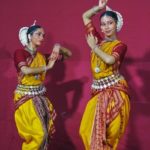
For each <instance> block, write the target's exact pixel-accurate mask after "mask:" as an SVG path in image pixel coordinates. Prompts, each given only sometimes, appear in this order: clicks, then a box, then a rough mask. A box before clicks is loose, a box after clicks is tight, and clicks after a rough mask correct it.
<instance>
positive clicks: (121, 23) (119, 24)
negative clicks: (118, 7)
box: [106, 6, 123, 32]
mask: <svg viewBox="0 0 150 150" xmlns="http://www.w3.org/2000/svg"><path fill="white" fill-rule="evenodd" d="M106 11H113V12H115V13H116V14H117V18H118V21H117V32H119V31H120V30H121V29H122V26H123V17H122V15H121V14H120V13H119V12H118V11H114V10H112V9H111V8H110V7H108V6H106Z"/></svg>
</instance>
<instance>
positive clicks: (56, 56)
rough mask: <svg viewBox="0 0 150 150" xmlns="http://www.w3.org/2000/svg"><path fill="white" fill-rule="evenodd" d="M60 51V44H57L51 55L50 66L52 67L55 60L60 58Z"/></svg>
mask: <svg viewBox="0 0 150 150" xmlns="http://www.w3.org/2000/svg"><path fill="white" fill-rule="evenodd" d="M59 52H60V44H55V45H54V47H53V50H52V53H51V55H50V57H49V62H48V68H52V67H53V65H54V63H55V61H56V60H57V59H58V56H59Z"/></svg>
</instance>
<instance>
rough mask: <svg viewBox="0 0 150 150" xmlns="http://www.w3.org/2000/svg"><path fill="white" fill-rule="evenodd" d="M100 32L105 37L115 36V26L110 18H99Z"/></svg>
mask: <svg viewBox="0 0 150 150" xmlns="http://www.w3.org/2000/svg"><path fill="white" fill-rule="evenodd" d="M100 27H101V30H102V32H103V33H104V36H105V37H112V36H114V35H115V34H116V29H117V24H116V22H115V20H114V19H113V18H112V17H110V16H106V15H105V16H103V17H102V18H101V26H100Z"/></svg>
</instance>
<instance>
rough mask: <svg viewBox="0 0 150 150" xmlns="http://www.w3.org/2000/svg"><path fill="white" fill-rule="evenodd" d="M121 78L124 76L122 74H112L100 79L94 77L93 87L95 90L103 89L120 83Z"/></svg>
mask: <svg viewBox="0 0 150 150" xmlns="http://www.w3.org/2000/svg"><path fill="white" fill-rule="evenodd" d="M121 79H122V76H121V75H120V74H117V75H114V74H112V75H110V76H108V77H104V78H102V79H98V80H96V79H94V80H93V83H92V86H91V88H92V89H93V90H103V89H106V88H108V87H110V86H112V85H114V84H116V83H118V81H119V80H121Z"/></svg>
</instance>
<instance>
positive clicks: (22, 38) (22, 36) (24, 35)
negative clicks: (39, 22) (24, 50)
mask: <svg viewBox="0 0 150 150" xmlns="http://www.w3.org/2000/svg"><path fill="white" fill-rule="evenodd" d="M35 24H36V20H34V23H33V24H32V25H31V26H34V25H35ZM28 29H29V27H22V28H21V29H20V30H19V40H20V42H21V44H22V45H23V46H26V45H28V38H27V31H28Z"/></svg>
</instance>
